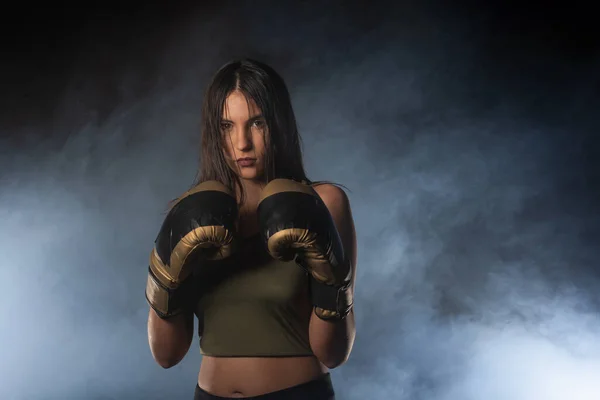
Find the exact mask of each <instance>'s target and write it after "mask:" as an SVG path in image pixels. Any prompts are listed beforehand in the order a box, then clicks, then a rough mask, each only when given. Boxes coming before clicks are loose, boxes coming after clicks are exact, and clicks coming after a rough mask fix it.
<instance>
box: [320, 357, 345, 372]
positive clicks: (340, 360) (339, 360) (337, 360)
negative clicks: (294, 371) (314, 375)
mask: <svg viewBox="0 0 600 400" xmlns="http://www.w3.org/2000/svg"><path fill="white" fill-rule="evenodd" d="M348 358H350V354H344V355H343V356H341V357H340V356H338V357H327V358H323V359H321V360H320V361H321V364H323V365H324V366H326V367H327V368H328V369H334V368H337V367H339V366H341V365H343V364H345V363H346V361H348Z"/></svg>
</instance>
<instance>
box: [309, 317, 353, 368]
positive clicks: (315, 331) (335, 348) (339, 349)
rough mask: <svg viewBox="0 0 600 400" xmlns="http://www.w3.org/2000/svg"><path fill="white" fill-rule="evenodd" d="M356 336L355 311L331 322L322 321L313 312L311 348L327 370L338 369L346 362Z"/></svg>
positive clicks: (310, 336) (310, 327) (310, 328)
mask: <svg viewBox="0 0 600 400" xmlns="http://www.w3.org/2000/svg"><path fill="white" fill-rule="evenodd" d="M355 336H356V327H355V323H354V311H353V310H350V313H348V315H347V316H346V318H344V319H342V320H331V321H325V320H322V319H321V318H319V317H318V316H317V315H316V314H315V312H314V311H313V313H312V316H311V319H310V325H309V338H310V346H311V348H312V351H313V353H314V354H315V356H316V357H317V358H318V359H319V361H320V362H321V363H323V364H324V365H325V366H326V367H327V368H330V369H332V368H336V367H338V366H340V365H342V364H343V363H344V362H346V360H347V359H348V357H349V356H350V352H351V351H352V346H353V345H354V338H355Z"/></svg>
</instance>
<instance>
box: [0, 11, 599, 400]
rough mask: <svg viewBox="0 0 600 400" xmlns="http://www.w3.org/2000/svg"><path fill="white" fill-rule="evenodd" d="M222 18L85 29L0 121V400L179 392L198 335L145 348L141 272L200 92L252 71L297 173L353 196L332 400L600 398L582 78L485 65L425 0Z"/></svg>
mask: <svg viewBox="0 0 600 400" xmlns="http://www.w3.org/2000/svg"><path fill="white" fill-rule="evenodd" d="M333 3H335V4H337V3H336V2H333ZM227 4H228V3H227ZM236 4H237V6H235V7H234V6H233V5H231V4H229V6H231V7H230V8H228V9H226V8H217V7H213V8H208V7H206V8H204V9H199V10H198V11H196V12H190V13H187V14H186V16H185V17H183V15H179V16H178V18H176V19H173V21H175V22H170V23H169V24H166V23H165V24H162V25H160V24H159V25H156V26H154V25H152V24H150V23H149V22H143V21H142V22H140V21H141V20H138V19H136V20H135V21H133V20H132V21H129V20H123V21H121V22H120V23H121V25H122V26H121V25H118V26H117V28H114V27H113V28H111V29H116V30H118V29H120V30H118V32H120V33H119V35H117V36H114V34H113V36H110V35H105V33H106V32H107V30H108V29H109V28H108V27H103V25H102V24H100V23H98V22H96V23H94V22H90V24H89V25H88V28H87V29H86V30H85V31H84V34H82V38H81V40H80V41H79V42H78V44H77V46H78V47H77V49H78V51H77V54H78V56H77V57H76V58H74V59H73V61H72V63H71V64H70V69H69V71H71V72H70V73H69V74H66V73H65V74H64V75H62V77H61V78H60V79H59V78H56V79H59V80H60V82H59V83H57V84H56V85H57V87H60V90H57V91H55V92H54V95H53V97H52V102H53V111H52V112H51V113H42V112H41V111H40V112H38V113H37V114H36V113H34V112H33V111H32V115H37V116H38V118H37V119H36V118H32V119H31V120H30V121H23V120H15V119H13V120H11V121H12V122H11V123H9V122H6V123H4V124H3V125H4V126H2V127H0V128H1V129H2V131H3V133H4V135H3V137H4V138H3V139H1V141H0V157H1V158H0V169H1V172H0V221H2V223H1V225H0V226H1V228H0V254H2V256H3V257H2V263H1V264H0V266H1V269H0V271H1V273H2V277H3V282H4V287H3V290H2V291H1V292H0V300H1V302H2V305H3V306H2V316H3V318H2V320H1V322H0V341H1V342H2V343H4V344H5V345H4V346H3V347H2V348H0V360H2V362H1V363H0V376H2V381H3V383H2V385H0V397H2V398H4V399H50V398H61V399H84V398H85V399H161V398H191V397H192V396H193V394H192V393H193V389H194V386H195V381H196V376H197V373H198V367H199V365H200V361H201V356H200V354H199V350H198V342H197V338H196V339H195V340H194V343H193V345H192V347H191V350H190V352H189V353H188V355H187V356H186V358H185V359H184V360H183V361H182V362H181V363H180V364H179V365H178V366H176V367H174V368H172V369H169V370H163V369H162V368H160V367H159V366H157V365H156V364H155V363H154V361H153V360H152V357H151V354H150V351H149V349H148V344H147V333H146V318H147V312H148V308H147V304H146V302H145V298H144V289H145V283H146V282H145V279H146V273H147V270H146V268H147V258H148V254H149V249H150V246H151V245H152V243H153V240H154V237H155V234H156V232H157V230H158V228H159V226H160V223H161V221H162V218H163V217H164V214H163V213H164V210H165V208H166V205H167V203H168V201H169V200H171V199H172V198H173V197H175V196H177V195H178V194H180V193H182V192H183V191H184V190H186V189H187V187H188V186H189V185H190V184H191V182H192V180H193V178H194V175H195V172H196V168H197V157H198V151H197V150H198V146H199V135H198V125H199V124H198V122H199V116H200V114H199V109H200V103H201V100H202V94H203V90H204V88H205V85H206V83H207V81H208V79H209V78H210V76H211V74H212V73H213V72H214V71H215V70H216V68H218V67H219V66H220V65H221V64H222V63H224V62H226V61H228V60H229V59H231V58H236V57H240V56H251V57H256V58H259V59H261V60H264V61H266V62H268V63H271V64H272V65H273V66H274V67H275V68H276V69H277V70H279V71H280V72H281V73H282V75H283V76H284V78H285V79H286V81H287V82H288V85H289V88H290V91H291V94H292V98H293V102H294V106H295V110H296V114H297V119H298V121H299V127H300V130H301V133H302V135H303V141H304V151H305V163H306V166H307V169H308V173H309V176H310V177H311V178H312V179H319V180H320V179H327V180H332V181H335V182H339V183H342V184H344V185H345V186H347V187H348V188H349V190H350V191H349V193H348V194H349V197H350V201H351V205H352V208H353V213H354V218H355V222H356V227H357V235H358V245H359V249H358V252H359V264H358V277H357V287H356V316H357V324H358V325H357V339H356V343H355V346H354V349H353V353H352V355H351V358H350V360H349V361H348V362H347V363H346V364H345V365H344V366H342V367H340V368H337V369H335V370H333V371H332V376H333V380H334V385H335V388H336V391H337V394H338V398H339V399H347V400H353V399H383V398H393V399H399V400H403V399H407V400H408V399H411V400H418V399H435V400H459V399H460V400H471V399H472V400H478V399H482V398H485V399H490V400H507V399H510V400H530V399H544V400H566V399H569V400H571V399H577V400H588V399H589V400H592V399H597V398H600V383H598V380H597V379H596V375H597V371H600V334H599V333H598V332H600V317H599V314H598V295H597V293H598V289H599V288H600V284H599V282H598V276H597V272H598V261H597V248H598V238H599V237H600V235H599V233H600V232H599V226H600V224H599V223H598V222H599V218H598V208H597V204H598V202H599V201H600V198H599V196H598V191H597V189H596V187H598V185H597V183H598V181H597V178H598V174H597V172H594V171H597V169H596V168H597V166H596V165H595V164H594V162H595V161H594V159H595V157H597V155H596V153H594V152H595V151H596V149H597V147H595V146H596V144H595V142H593V141H591V140H590V139H589V138H590V137H591V136H590V135H591V133H594V132H597V123H596V122H595V121H594V120H593V118H592V110H593V107H592V105H591V104H592V103H591V100H593V95H594V93H595V92H594V91H593V90H591V89H590V87H593V86H594V85H596V84H597V83H598V79H597V78H595V77H594V75H593V73H592V72H593V71H595V70H597V68H598V63H597V62H596V63H581V62H579V63H576V62H575V61H573V62H572V63H571V64H569V63H567V62H566V61H559V60H560V59H559V56H560V54H558V53H555V52H551V51H550V50H548V49H545V50H543V51H542V50H540V53H530V52H527V51H525V50H524V49H526V47H523V46H524V45H523V46H521V47H519V46H520V45H519V43H518V42H511V43H513V48H512V50H510V51H509V52H507V53H502V51H505V52H506V50H502V49H501V48H500V47H498V46H497V44H496V42H494V39H492V35H491V33H490V30H489V29H487V28H486V27H487V26H488V25H487V24H488V23H489V18H488V17H487V15H488V14H486V13H483V12H482V14H481V15H482V16H481V17H480V18H470V17H468V16H466V15H465V14H462V13H461V12H458V11H457V10H448V9H444V10H443V11H444V12H442V11H441V10H440V9H439V8H436V7H434V6H433V5H430V4H429V3H426V2H425V3H423V2H420V5H418V6H417V5H413V4H408V3H407V4H404V5H403V6H402V7H400V6H397V7H395V8H387V9H384V8H383V7H379V6H373V7H371V8H370V9H369V10H367V9H358V7H357V6H352V5H345V6H342V5H341V2H340V4H338V6H339V7H338V8H334V7H332V8H331V9H319V10H316V9H315V8H314V7H313V6H311V5H309V3H308V2H306V3H302V2H300V3H298V4H297V5H296V6H294V7H293V9H292V8H290V6H286V7H287V8H285V9H284V8H283V6H282V5H278V4H274V3H273V4H270V6H269V7H262V6H261V7H255V6H251V5H250V4H247V3H241V4H238V3H236ZM357 15H360V18H359V17H357ZM292 17H293V18H294V20H292V19H291V18H292ZM384 17H385V18H384ZM144 21H146V20H144ZM294 21H295V22H294ZM119 27H120V28H119ZM125 27H127V29H125ZM149 27H152V29H151V28H149ZM474 32H475V33H476V34H474ZM486 35H487V36H486ZM507 54H509V55H510V54H518V57H515V58H514V59H511V60H507V58H506V57H505V56H506V55H507ZM101 60H102V63H101V65H99V62H100V61H101ZM532 65H533V66H532ZM541 65H543V66H545V75H539V74H536V72H535V71H539V68H538V67H540V66H541ZM36 79H37V78H36ZM48 79H50V78H48ZM590 85H591V86H590ZM4 96H9V95H8V94H4ZM7 121H8V120H7ZM15 121H17V122H15ZM186 396H187V397H186Z"/></svg>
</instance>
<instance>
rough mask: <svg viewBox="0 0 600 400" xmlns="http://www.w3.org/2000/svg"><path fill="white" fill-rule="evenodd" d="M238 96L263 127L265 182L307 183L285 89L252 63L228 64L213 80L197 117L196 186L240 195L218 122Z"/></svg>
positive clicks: (270, 70)
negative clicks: (219, 186)
mask: <svg viewBox="0 0 600 400" xmlns="http://www.w3.org/2000/svg"><path fill="white" fill-rule="evenodd" d="M235 90H239V91H240V92H241V93H242V94H244V96H246V98H247V99H249V100H250V99H251V100H253V101H254V102H255V103H256V105H257V106H258V107H259V108H260V110H261V111H262V115H263V117H264V118H265V121H266V124H267V127H268V129H267V131H268V132H269V135H268V138H265V143H266V145H267V146H266V154H265V182H269V181H271V180H272V179H276V178H286V179H293V180H296V181H304V182H306V183H308V184H315V183H317V182H311V181H310V180H309V179H308V178H307V176H306V172H305V170H304V165H303V160H302V149H301V138H300V134H299V133H298V126H297V124H296V116H295V115H294V110H293V108H292V102H291V99H290V94H289V92H288V89H287V86H286V84H285V82H284V81H283V78H282V77H281V76H280V75H279V74H278V73H277V72H276V71H275V70H274V69H273V68H271V67H270V66H268V65H266V64H264V63H261V62H258V61H255V60H251V59H242V60H237V61H232V62H229V63H227V64H225V65H224V66H223V67H221V68H220V69H219V70H218V71H217V73H216V74H215V75H214V77H213V79H212V81H211V83H210V84H209V86H208V89H207V91H206V93H205V96H204V101H203V104H202V116H201V135H202V140H201V146H200V168H199V170H198V173H197V175H196V179H195V181H194V186H195V185H197V184H199V183H202V182H205V181H209V180H216V181H219V182H221V183H223V184H224V185H225V186H227V187H229V189H231V190H232V192H235V188H236V186H237V188H238V189H239V193H240V194H241V200H240V202H241V203H243V199H244V190H243V187H242V183H241V181H240V178H239V177H238V176H237V174H236V173H235V172H234V171H233V170H232V169H231V168H230V167H229V166H228V164H227V161H226V159H225V156H224V154H223V150H222V149H223V143H222V134H221V119H222V115H223V107H224V104H225V100H226V99H227V96H229V94H231V92H233V91H235Z"/></svg>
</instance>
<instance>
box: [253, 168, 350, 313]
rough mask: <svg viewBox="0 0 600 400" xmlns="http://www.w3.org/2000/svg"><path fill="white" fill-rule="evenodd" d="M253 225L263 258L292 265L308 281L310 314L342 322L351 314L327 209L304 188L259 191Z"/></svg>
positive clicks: (343, 260)
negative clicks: (260, 239)
mask: <svg viewBox="0 0 600 400" xmlns="http://www.w3.org/2000/svg"><path fill="white" fill-rule="evenodd" d="M258 221H259V226H260V230H261V233H262V235H263V239H264V241H265V243H266V247H267V250H268V252H269V254H271V256H272V257H273V258H275V259H279V260H282V261H291V260H295V261H296V263H297V264H299V265H300V266H301V267H302V268H304V269H305V270H306V271H307V272H308V273H309V274H310V276H311V277H312V282H311V297H312V303H313V306H314V307H315V314H316V315H317V316H318V317H320V318H322V319H326V320H327V319H341V318H344V317H345V316H346V315H347V314H348V312H349V311H350V310H351V308H352V304H353V301H352V291H351V290H350V284H351V282H352V269H351V266H350V262H349V260H348V259H347V257H346V256H345V254H344V248H343V245H342V241H341V238H340V235H339V233H338V231H337V229H336V227H335V223H334V221H333V218H332V216H331V214H330V213H329V210H328V209H327V206H326V205H325V204H324V203H323V200H322V199H321V198H320V197H319V195H318V194H317V193H316V192H315V190H314V189H313V188H312V187H311V186H308V185H305V184H303V183H298V182H295V181H292V180H288V179H275V180H272V181H271V182H269V183H268V184H267V186H265V188H264V189H263V191H262V194H261V198H260V202H259V205H258Z"/></svg>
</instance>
